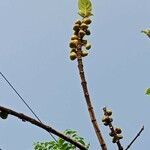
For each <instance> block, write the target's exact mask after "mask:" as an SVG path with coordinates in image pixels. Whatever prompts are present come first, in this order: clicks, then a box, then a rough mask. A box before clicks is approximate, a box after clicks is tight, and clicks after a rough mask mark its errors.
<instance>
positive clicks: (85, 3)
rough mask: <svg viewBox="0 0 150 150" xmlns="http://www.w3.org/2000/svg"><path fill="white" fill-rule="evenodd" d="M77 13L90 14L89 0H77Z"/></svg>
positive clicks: (86, 15) (81, 14) (85, 15)
mask: <svg viewBox="0 0 150 150" xmlns="http://www.w3.org/2000/svg"><path fill="white" fill-rule="evenodd" d="M78 8H79V12H78V13H79V15H80V16H81V17H89V16H91V15H92V13H91V12H92V3H91V1H90V0H78Z"/></svg>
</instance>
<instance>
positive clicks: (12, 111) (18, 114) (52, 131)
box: [0, 106, 87, 150]
mask: <svg viewBox="0 0 150 150" xmlns="http://www.w3.org/2000/svg"><path fill="white" fill-rule="evenodd" d="M0 111H2V112H6V113H8V114H10V115H13V116H15V117H18V118H19V119H21V120H22V121H27V122H30V123H31V124H34V125H35V126H38V127H40V128H42V129H44V130H46V131H47V132H51V133H53V134H55V135H56V136H58V137H60V138H62V139H64V140H66V141H67V142H70V143H71V144H73V145H75V146H76V147H78V148H79V149H80V150H87V148H85V147H84V146H83V145H81V144H80V143H78V142H76V141H74V140H73V139H71V138H70V137H67V136H66V135H64V134H62V133H60V132H58V131H56V130H55V129H53V128H52V127H50V126H47V125H45V124H43V123H41V122H39V121H37V120H35V119H33V118H31V117H29V116H26V115H24V114H22V113H18V112H16V111H14V110H11V109H8V108H5V107H2V106H0Z"/></svg>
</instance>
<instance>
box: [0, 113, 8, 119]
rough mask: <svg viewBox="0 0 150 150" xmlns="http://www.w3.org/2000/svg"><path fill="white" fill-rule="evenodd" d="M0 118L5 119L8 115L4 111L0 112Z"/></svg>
mask: <svg viewBox="0 0 150 150" xmlns="http://www.w3.org/2000/svg"><path fill="white" fill-rule="evenodd" d="M0 117H1V118H2V119H7V117H8V113H7V112H4V111H1V112H0Z"/></svg>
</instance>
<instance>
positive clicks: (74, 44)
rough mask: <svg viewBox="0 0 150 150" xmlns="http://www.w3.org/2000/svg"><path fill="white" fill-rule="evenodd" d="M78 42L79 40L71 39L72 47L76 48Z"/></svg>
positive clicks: (70, 44)
mask: <svg viewBox="0 0 150 150" xmlns="http://www.w3.org/2000/svg"><path fill="white" fill-rule="evenodd" d="M77 44H78V40H71V42H70V43H69V46H70V48H76V47H77Z"/></svg>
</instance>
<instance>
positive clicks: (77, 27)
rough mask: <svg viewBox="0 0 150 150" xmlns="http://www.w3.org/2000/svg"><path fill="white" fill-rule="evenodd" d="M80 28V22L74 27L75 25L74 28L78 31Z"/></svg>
mask: <svg viewBox="0 0 150 150" xmlns="http://www.w3.org/2000/svg"><path fill="white" fill-rule="evenodd" d="M79 28H80V25H79V24H75V25H74V27H73V30H74V31H76V32H78V31H79Z"/></svg>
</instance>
